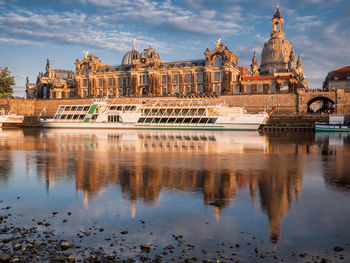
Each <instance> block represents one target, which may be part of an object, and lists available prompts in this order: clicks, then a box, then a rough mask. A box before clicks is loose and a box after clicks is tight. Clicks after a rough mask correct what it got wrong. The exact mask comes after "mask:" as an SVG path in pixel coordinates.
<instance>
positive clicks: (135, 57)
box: [75, 40, 240, 98]
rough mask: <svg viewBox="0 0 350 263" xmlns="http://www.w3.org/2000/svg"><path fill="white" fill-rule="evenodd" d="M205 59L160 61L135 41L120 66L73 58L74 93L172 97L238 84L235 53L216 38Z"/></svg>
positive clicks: (92, 57)
mask: <svg viewBox="0 0 350 263" xmlns="http://www.w3.org/2000/svg"><path fill="white" fill-rule="evenodd" d="M204 54H205V60H191V61H180V62H163V61H162V59H161V57H160V55H159V53H158V52H157V51H156V50H155V49H154V48H152V47H150V46H149V47H148V48H146V49H144V50H143V52H141V53H140V52H138V51H137V50H136V49H135V41H133V46H132V49H131V50H130V51H128V52H127V53H126V54H125V55H124V57H123V59H122V63H121V65H120V66H110V65H107V64H104V63H102V62H101V61H100V60H99V59H98V57H96V56H95V55H88V54H87V53H86V54H85V56H84V58H83V59H82V60H81V61H79V60H77V61H76V63H75V64H76V72H77V73H76V87H77V95H78V96H79V97H82V98H86V97H102V96H106V95H107V94H110V95H112V96H136V97H140V96H175V95H201V94H208V95H214V94H217V95H219V94H231V93H232V92H233V87H234V86H235V85H239V75H240V69H239V67H238V65H237V63H238V56H237V55H236V54H235V53H234V52H232V51H231V50H229V49H228V48H227V46H225V45H224V44H223V43H221V42H220V40H218V41H217V44H216V48H215V49H214V50H209V49H207V50H206V51H205V53H204Z"/></svg>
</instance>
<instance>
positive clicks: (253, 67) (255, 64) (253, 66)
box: [250, 51, 259, 76]
mask: <svg viewBox="0 0 350 263" xmlns="http://www.w3.org/2000/svg"><path fill="white" fill-rule="evenodd" d="M250 72H251V75H252V76H257V75H259V65H258V59H257V58H256V54H255V51H254V55H253V58H252V64H250Z"/></svg>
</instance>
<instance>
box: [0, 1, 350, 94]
mask: <svg viewBox="0 0 350 263" xmlns="http://www.w3.org/2000/svg"><path fill="white" fill-rule="evenodd" d="M276 6H277V2H276V0H264V1H256V0H164V1H159V0H0V67H5V66H7V67H9V69H10V71H11V72H12V74H13V75H14V76H15V81H16V86H15V87H14V88H15V93H14V94H15V95H17V96H23V95H24V90H25V82H26V77H27V76H28V77H29V80H30V82H31V83H35V82H36V77H37V75H38V73H39V72H42V71H45V65H46V59H49V60H50V65H51V68H53V69H66V70H73V71H75V64H74V62H75V61H76V59H79V60H81V59H82V58H83V56H84V55H83V51H89V53H90V54H91V53H92V54H95V55H97V56H98V57H99V58H100V59H101V61H102V62H104V63H107V64H110V65H120V63H121V60H122V57H123V55H124V54H125V53H126V52H127V51H128V50H130V49H131V46H132V39H134V38H135V39H136V49H137V50H138V51H140V52H142V51H143V49H145V48H147V47H148V46H149V45H151V46H152V47H153V48H156V49H157V51H158V52H159V54H160V56H161V59H162V60H163V61H179V60H189V59H204V54H203V53H204V51H205V50H206V48H209V49H210V50H212V49H214V48H215V43H216V40H217V39H219V38H221V39H222V42H223V43H224V44H225V45H226V46H227V47H228V48H229V49H231V50H232V51H233V52H235V53H236V54H237V55H238V56H239V60H238V64H239V66H248V67H249V66H250V64H251V59H252V55H253V52H254V51H256V52H257V57H258V62H259V65H260V54H261V50H262V48H263V46H264V42H266V41H268V40H269V38H270V34H271V30H272V24H271V23H272V22H271V20H272V16H273V13H274V12H275V11H276ZM279 6H280V11H281V13H282V15H283V18H284V31H285V34H286V38H287V39H288V40H289V41H292V45H293V48H294V50H295V53H296V55H298V54H300V55H301V58H302V65H303V67H304V74H305V76H306V78H307V80H308V82H309V88H311V89H318V88H322V83H323V81H324V79H325V77H326V75H327V73H328V72H329V71H331V70H334V69H336V68H338V67H340V66H345V65H350V27H349V25H350V0H280V1H279Z"/></svg>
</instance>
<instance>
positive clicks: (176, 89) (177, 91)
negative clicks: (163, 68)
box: [174, 86, 179, 94]
mask: <svg viewBox="0 0 350 263" xmlns="http://www.w3.org/2000/svg"><path fill="white" fill-rule="evenodd" d="M174 93H175V94H176V93H179V87H177V86H176V87H175V88H174Z"/></svg>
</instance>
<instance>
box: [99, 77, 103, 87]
mask: <svg viewBox="0 0 350 263" xmlns="http://www.w3.org/2000/svg"><path fill="white" fill-rule="evenodd" d="M99 81H100V82H99V84H100V87H102V86H103V78H100V80H99Z"/></svg>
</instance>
